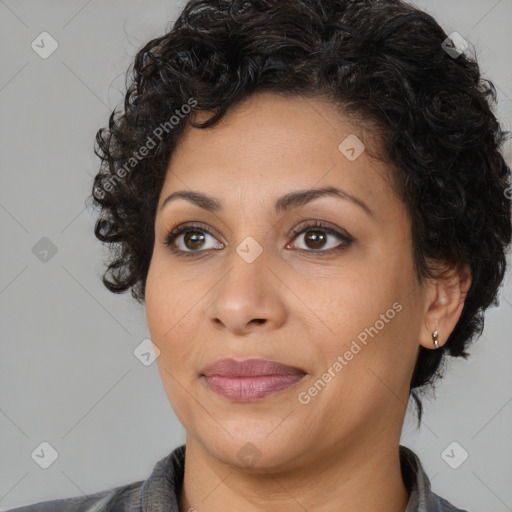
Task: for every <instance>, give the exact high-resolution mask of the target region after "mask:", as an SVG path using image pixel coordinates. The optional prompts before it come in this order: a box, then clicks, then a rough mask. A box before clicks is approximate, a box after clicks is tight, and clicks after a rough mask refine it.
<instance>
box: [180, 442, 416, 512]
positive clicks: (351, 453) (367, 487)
mask: <svg viewBox="0 0 512 512" xmlns="http://www.w3.org/2000/svg"><path fill="white" fill-rule="evenodd" d="M398 445H399V440H396V441H395V443H389V442H388V443H387V444H382V443H381V444H380V445H379V444H377V445H376V444H375V442H373V444H372V443H371V442H370V443H367V445H366V446H365V445H363V444H362V443H361V441H358V443H357V444H356V443H352V445H349V447H348V449H347V447H346V446H344V447H343V449H342V450H338V451H336V450H333V449H332V448H331V449H330V450H329V452H328V453H318V454H315V458H314V459H311V462H310V463H309V464H304V465H303V466H301V467H295V468H293V469H288V470H286V471H273V470H268V471H264V472H261V471H259V472H257V473H256V472H253V471H250V470H248V469H240V468H238V467H234V466H232V465H228V464H225V463H224V462H222V461H220V460H218V459H217V458H215V457H213V456H212V455H211V454H210V453H209V452H208V451H206V450H205V449H204V448H203V446H202V445H201V444H199V443H198V442H197V441H196V440H195V439H193V438H190V437H189V436H187V443H186V452H185V475H184V481H183V488H182V490H181V492H180V496H179V506H180V511H181V512H189V511H196V510H197V511H198V512H221V511H222V512H225V510H243V511H244V512H261V511H262V510H265V511H266V512H278V511H279V512H282V510H287V511H297V512H299V511H300V512H304V510H315V512H333V511H334V510H336V511H339V510H343V511H352V510H357V511H358V512H366V511H367V512H370V511H371V512H404V510H405V508H406V506H407V503H408V500H409V494H408V492H407V489H406V487H405V485H404V482H403V480H402V475H401V470H400V458H399V450H398Z"/></svg>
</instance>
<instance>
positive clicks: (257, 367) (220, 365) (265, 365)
mask: <svg viewBox="0 0 512 512" xmlns="http://www.w3.org/2000/svg"><path fill="white" fill-rule="evenodd" d="M305 373H306V372H304V371H303V370H301V369H300V368H296V367H294V366H288V365H286V364H282V363H278V362H276V361H271V360H268V359H256V358H252V359H243V360H241V361H237V360H236V359H232V358H226V359H218V360H217V361H215V362H214V363H213V364H211V365H210V366H207V367H206V368H204V369H203V370H202V371H201V375H204V376H205V377H210V376H212V375H221V376H225V377H247V376H251V375H305Z"/></svg>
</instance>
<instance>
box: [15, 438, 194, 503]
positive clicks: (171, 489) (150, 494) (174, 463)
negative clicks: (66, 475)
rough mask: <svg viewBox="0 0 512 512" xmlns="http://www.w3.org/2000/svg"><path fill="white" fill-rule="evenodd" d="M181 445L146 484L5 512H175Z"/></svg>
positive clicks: (181, 471)
mask: <svg viewBox="0 0 512 512" xmlns="http://www.w3.org/2000/svg"><path fill="white" fill-rule="evenodd" d="M185 448H186V447H185V445H181V446H178V447H177V448H175V449H174V450H173V451H172V452H171V453H170V454H168V455H166V456H165V457H163V458H162V459H160V460H159V461H158V462H157V463H156V465H155V466H154V468H153V471H152V473H151V475H150V476H149V478H148V479H147V480H139V481H137V482H133V483H131V484H128V485H123V486H120V487H112V488H111V489H106V490H104V491H100V492H97V493H95V494H87V495H83V496H77V497H73V498H63V499H59V500H52V501H43V502H40V503H32V504H31V505H25V506H23V507H18V508H13V509H10V510H8V511H7V512H142V511H143V510H149V509H150V508H151V507H152V506H154V505H155V504H161V505H163V506H165V509H166V510H168V511H169V512H178V511H179V506H178V501H179V497H178V495H179V492H180V489H181V486H182V483H183V476H184V472H185Z"/></svg>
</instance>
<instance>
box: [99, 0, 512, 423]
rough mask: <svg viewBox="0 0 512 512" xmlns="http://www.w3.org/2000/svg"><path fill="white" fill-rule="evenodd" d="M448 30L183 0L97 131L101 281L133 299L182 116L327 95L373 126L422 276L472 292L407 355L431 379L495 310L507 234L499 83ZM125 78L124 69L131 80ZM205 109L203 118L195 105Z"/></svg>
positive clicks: (377, 12) (298, 3)
mask: <svg viewBox="0 0 512 512" xmlns="http://www.w3.org/2000/svg"><path fill="white" fill-rule="evenodd" d="M447 37H448V36H447V34H446V33H445V32H444V31H443V29H442V28H441V27H440V26H439V24H438V23H437V22H436V21H435V20H434V19H433V18H432V17H431V16H430V15H428V14H426V13H425V12H423V11H421V10H419V9H417V8H415V7H413V6H411V5H408V4H406V3H404V2H402V1H401V0H249V1H238V0H191V1H189V3H188V4H186V6H185V7H184V10H183V11H182V13H181V15H180V16H179V18H178V19H177V20H176V22H175V23H174V25H173V26H172V27H170V28H169V31H168V32H167V33H166V34H165V35H163V36H161V37H157V38H155V39H153V40H151V41H149V42H148V43H147V44H146V45H145V46H144V47H143V48H142V49H141V50H140V51H138V53H137V55H136V57H135V61H134V62H133V63H132V64H131V65H130V68H129V69H128V72H127V75H126V78H127V82H128V78H129V79H130V80H131V82H130V84H129V85H128V83H127V84H126V86H127V92H126V96H125V100H124V111H122V112H119V111H116V110H115V109H114V111H113V112H112V114H111V115H110V118H109V125H108V128H106V127H105V128H102V129H100V130H99V131H98V132H97V134H96V145H95V154H96V155H97V156H99V157H100V159H101V165H100V171H99V173H98V174H97V175H96V176H95V178H94V185H93V193H92V197H93V200H94V206H95V207H100V208H101V214H100V216H99V218H98V220H97V221H96V226H95V235H96V237H97V238H98V239H99V240H101V241H102V242H104V243H107V244H109V247H110V249H111V252H110V255H111V260H110V262H109V264H108V268H107V270H106V271H105V273H104V274H103V276H102V281H103V283H104V285H105V286H106V287H107V288H108V289H109V290H110V291H112V292H115V293H122V292H125V291H127V290H128V289H131V293H132V296H133V297H134V298H135V299H136V300H137V301H138V302H140V303H143V302H144V300H145V297H144V291H145V284H146V277H147V273H148V269H149V264H150V261H151V257H152V250H153V244H154V221H155V215H156V207H157V203H158V198H159V195H160V192H161V188H162V186H163V182H164V178H165V175H166V170H167V165H168V162H169V159H170V157H171V154H172V153H173V150H174V148H175V147H176V144H177V142H178V140H179V138H180V135H181V134H182V133H183V130H184V127H185V125H186V122H183V121H182V120H183V119H185V120H186V121H187V122H189V123H190V124H191V125H192V126H194V127H196V128H206V127H208V126H213V125H214V124H215V123H217V122H218V121H219V120H220V119H221V118H222V117H223V116H224V114H225V113H226V112H227V111H228V110H229V109H231V108H233V107H234V106H235V105H236V104H237V103H239V102H240V101H242V100H244V99H245V98H248V97H249V96H250V95H251V94H253V93H256V92H258V91H272V92H274V93H276V94H283V95H288V96H294V95H295V96H304V97H305V96H310V97H320V96H322V97H324V98H327V99H329V100H330V101H331V102H332V103H333V104H335V105H338V106H340V107H341V108H342V110H343V112H345V113H346V114H347V115H349V117H350V116H352V118H354V117H357V119H359V120H363V121H368V122H370V123H371V125H372V126H373V127H375V129H376V130H377V133H378V134H379V142H380V143H381V145H382V147H383V148H384V153H383V158H384V159H385V161H386V162H387V163H388V164H389V165H390V167H391V168H392V170H393V171H392V180H393V182H394V184H395V186H396V189H397V190H398V191H399V194H400V197H401V199H402V200H403V202H404V204H405V205H406V207H407V209H408V211H409V215H410V217H411V220H412V236H413V240H412V242H413V258H414V265H415V270H416V273H417V276H418V278H419V280H420V282H421V281H422V280H423V279H425V278H435V277H440V276H441V274H440V273H438V271H437V270H435V269H434V266H433V265H432V264H431V262H436V261H438V262H443V263H445V264H447V265H448V268H450V269H457V270H460V269H461V268H463V266H465V265H468V266H469V268H470V271H471V276H472V283H471V286H470V289H469V290H468V293H467V296H466V298H465V304H464V308H463V310H462V314H461V316H460V319H459V321H458V323H457V325H456V327H455V329H454V330H453V332H452V333H451V335H450V336H449V338H448V340H447V341H446V344H445V345H444V346H443V347H442V348H443V349H440V350H428V349H425V348H423V347H420V350H419V355H418V359H417V362H416V366H415V369H414V373H413V376H412V379H411V383H410V391H411V395H412V396H413V398H414V401H415V403H416V405H417V410H418V425H419V423H420V422H421V416H422V405H421V400H420V398H419V395H418V393H417V392H415V388H420V387H422V389H421V390H419V391H421V392H424V389H423V388H425V387H426V386H425V385H426V384H432V383H433V381H434V380H435V378H436V377H442V374H441V372H438V369H439V368H440V367H442V364H441V363H442V362H444V356H445V354H446V353H448V354H449V355H450V356H454V357H463V358H465V359H466V358H467V357H468V356H469V353H468V352H466V351H465V349H466V348H467V347H468V346H469V344H470V343H471V342H472V341H473V339H474V338H475V337H479V336H480V334H481V332H482V330H483V326H484V311H485V310H486V309H487V308H488V307H489V306H491V305H492V306H497V305H498V300H497V296H498V289H499V287H500V285H501V283H502V281H503V277H504V274H505V270H506V251H507V249H508V246H509V244H510V240H511V201H510V191H511V190H512V189H511V188H510V187H511V184H510V169H509V168H508V167H507V165H506V163H505V161H504V158H503V156H502V154H501V147H502V145H503V143H504V141H505V138H506V136H507V135H508V134H509V132H506V131H504V130H503V129H502V128H501V126H500V124H499V122H498V121H497V118H496V116H495V114H494V113H493V106H494V105H493V104H495V103H496V89H495V87H494V85H493V83H492V82H490V81H489V80H486V79H483V78H482V76H481V73H480V69H479V66H478V63H477V62H476V58H473V57H470V56H469V55H468V54H467V53H468V52H463V53H462V54H460V52H459V54H456V53H455V54H454V53H453V51H452V52H451V53H450V52H448V51H447V49H446V41H449V40H447ZM130 71H131V73H130ZM205 110H207V111H212V112H213V115H212V116H211V117H210V118H209V119H208V120H207V121H205V122H204V123H203V124H197V123H195V122H194V113H195V112H197V111H205Z"/></svg>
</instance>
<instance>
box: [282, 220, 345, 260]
mask: <svg viewBox="0 0 512 512" xmlns="http://www.w3.org/2000/svg"><path fill="white" fill-rule="evenodd" d="M308 222H309V224H308V223H302V224H301V225H300V226H298V227H297V228H295V229H294V231H293V235H294V240H295V238H298V237H299V236H300V235H305V236H304V238H303V240H304V244H305V249H303V248H299V250H300V251H305V252H324V253H332V252H337V251H340V250H343V249H345V248H346V247H348V246H349V245H351V244H352V242H353V241H354V239H353V238H352V237H351V236H350V235H348V234H346V233H342V232H341V231H338V230H337V229H334V228H332V227H329V226H328V225H327V224H326V223H324V222H322V221H314V222H311V221H308ZM329 238H336V239H338V241H341V243H338V244H336V243H335V244H334V245H333V244H332V242H331V244H328V243H327V242H328V240H329ZM329 245H330V247H327V249H329V250H325V248H326V246H329ZM289 246H290V245H288V246H287V247H289Z"/></svg>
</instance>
